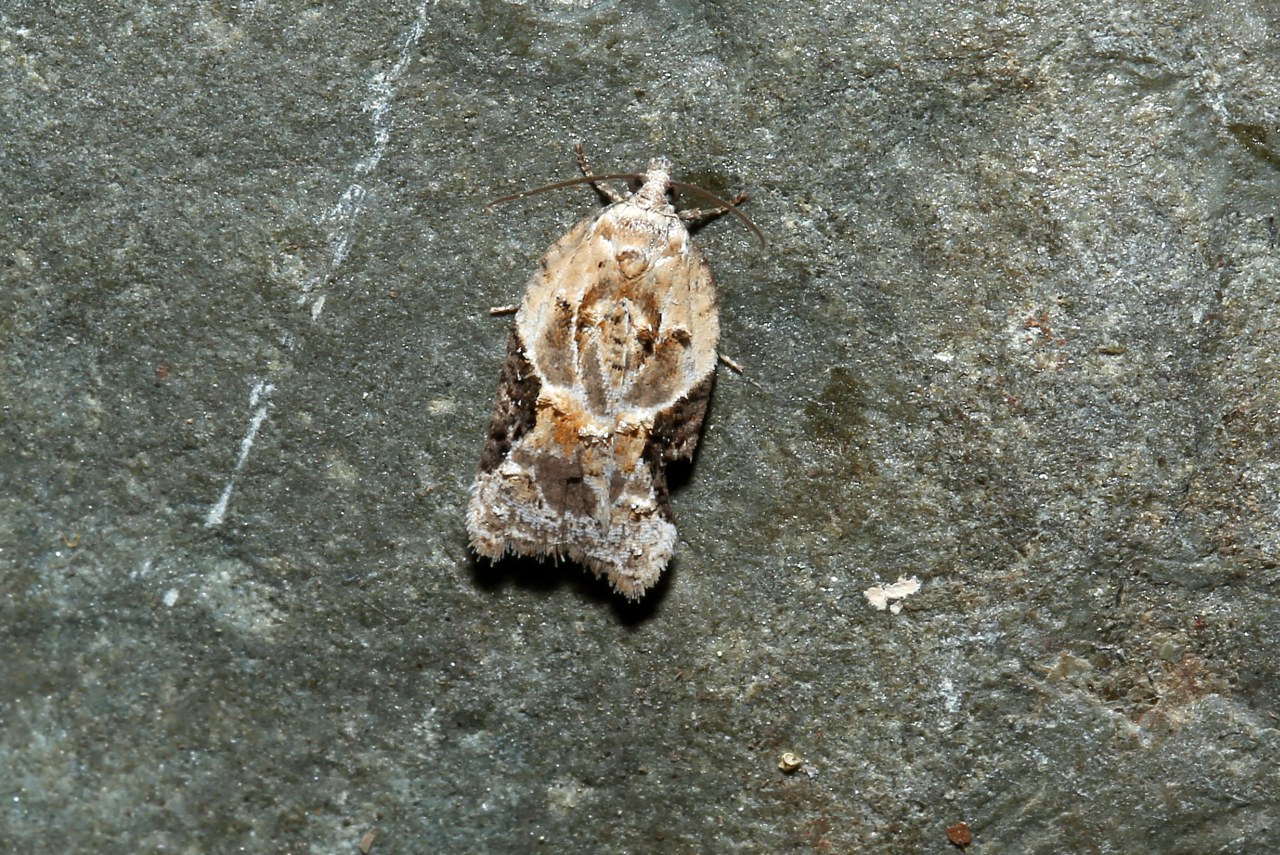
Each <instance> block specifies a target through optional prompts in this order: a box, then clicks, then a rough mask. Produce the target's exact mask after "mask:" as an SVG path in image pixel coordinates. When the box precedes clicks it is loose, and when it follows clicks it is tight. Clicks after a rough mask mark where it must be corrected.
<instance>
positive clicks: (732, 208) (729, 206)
mask: <svg viewBox="0 0 1280 855" xmlns="http://www.w3.org/2000/svg"><path fill="white" fill-rule="evenodd" d="M670 184H671V186H672V187H679V188H680V189H682V190H688V191H689V192H691V193H693V194H695V195H697V196H701V197H702V198H703V199H706V200H707V201H708V202H715V203H716V204H717V205H719V206H720V207H721V208H724V209H725V211H727V212H729V213H730V214H733V215H734V216H735V217H737V218H738V219H740V220H742V222H743V223H744V224H745V225H746V227H747V228H749V229H751V233H752V234H754V235H755V236H756V237H757V238H759V240H760V245H761V246H764V245H765V240H764V232H762V231H760V227H759V226H757V225H756V224H755V223H753V222H751V220H750V219H748V218H747V215H746V214H744V213H742V212H741V211H739V210H738V206H737V205H734V204H733V203H731V202H728V201H726V200H724V199H721V198H720V197H719V196H717V195H715V194H714V193H709V192H707V191H706V190H703V189H702V188H701V187H698V186H697V185H694V184H685V183H684V182H683V181H672V182H670ZM499 201H501V200H499Z"/></svg>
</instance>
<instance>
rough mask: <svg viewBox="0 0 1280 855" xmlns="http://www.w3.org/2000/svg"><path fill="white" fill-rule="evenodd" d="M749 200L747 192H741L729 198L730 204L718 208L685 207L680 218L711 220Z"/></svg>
mask: <svg viewBox="0 0 1280 855" xmlns="http://www.w3.org/2000/svg"><path fill="white" fill-rule="evenodd" d="M745 201H747V194H746V193H739V194H738V195H737V196H734V197H733V198H732V199H730V200H729V204H728V206H724V205H721V206H720V207H718V208H685V209H684V210H683V211H680V212H679V215H680V219H682V220H684V221H685V222H686V223H691V222H696V221H698V220H709V219H711V218H712V217H718V216H720V215H721V214H727V213H729V211H730V210H731V209H733V208H736V207H738V206H739V205H741V204H742V203H743V202H745Z"/></svg>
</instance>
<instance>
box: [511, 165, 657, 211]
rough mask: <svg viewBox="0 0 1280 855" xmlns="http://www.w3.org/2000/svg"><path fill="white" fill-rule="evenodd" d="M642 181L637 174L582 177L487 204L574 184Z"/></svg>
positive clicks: (621, 173) (642, 178) (523, 191)
mask: <svg viewBox="0 0 1280 855" xmlns="http://www.w3.org/2000/svg"><path fill="white" fill-rule="evenodd" d="M643 180H644V176H643V175H641V174H640V173H638V172H616V173H614V174H612V175H584V176H582V177H581V178H569V179H567V180H565V181H557V182H556V183H555V184H546V185H544V186H542V187H535V188H533V189H532V190H522V191H521V192H519V193H512V194H511V195H510V196H502V197H500V198H498V199H494V200H492V201H490V202H489V203H488V204H490V205H497V204H499V203H501V202H514V201H515V200H516V199H523V198H524V197H525V196H532V195H534V194H535V193H545V192H547V191H548V190H559V189H560V188H561V187H572V186H574V185H575V184H595V183H596V182H597V181H643Z"/></svg>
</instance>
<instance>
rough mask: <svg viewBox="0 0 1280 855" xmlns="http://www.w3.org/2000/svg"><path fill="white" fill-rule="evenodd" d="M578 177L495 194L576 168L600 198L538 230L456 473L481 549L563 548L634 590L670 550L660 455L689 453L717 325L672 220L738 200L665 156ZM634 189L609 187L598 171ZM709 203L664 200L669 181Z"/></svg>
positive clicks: (705, 394) (711, 375) (724, 208)
mask: <svg viewBox="0 0 1280 855" xmlns="http://www.w3.org/2000/svg"><path fill="white" fill-rule="evenodd" d="M578 163H579V166H580V168H581V170H582V173H583V177H581V178H576V179H571V180H568V181H562V182H559V183H556V184H552V185H548V186H547V187H542V188H539V189H537V190H530V191H526V192H525V193H519V194H516V195H514V196H508V197H504V198H503V199H499V200H496V201H499V202H502V201H509V200H511V199H517V198H520V197H522V196H526V195H529V194H530V193H537V192H542V191H543V190H551V189H556V188H560V187H567V186H570V185H573V184H583V183H590V184H592V185H593V186H594V187H595V188H596V190H597V191H598V192H600V193H601V195H603V196H605V197H606V198H608V199H610V200H611V201H612V204H610V205H608V206H607V207H605V208H603V209H602V210H600V211H599V212H598V213H597V214H596V215H595V216H592V217H589V218H587V219H585V220H583V221H581V222H580V223H578V224H577V225H575V226H574V227H573V228H571V229H570V230H569V231H568V232H567V233H566V234H565V235H564V236H563V237H561V238H560V239H559V240H557V241H556V242H555V243H553V244H552V245H551V248H550V249H548V250H547V252H546V254H545V255H544V256H543V257H542V260H541V262H540V263H539V265H538V269H537V271H536V272H535V273H534V274H533V277H532V278H531V279H530V280H529V284H528V286H527V288H526V290H525V293H524V297H523V300H522V301H521V304H520V307H519V310H518V311H517V313H516V317H515V324H514V325H513V326H512V328H511V333H510V336H509V337H508V341H507V356H506V361H505V363H504V364H503V367H502V376H501V380H500V382H499V384H498V400H497V405H496V406H495V407H494V411H493V418H492V420H491V422H490V425H489V434H488V439H487V441H486V444H485V447H484V451H483V452H482V453H481V456H480V466H479V471H478V472H477V474H476V478H475V482H474V484H473V485H472V488H471V499H470V504H469V506H468V509H467V531H468V533H469V536H470V542H471V547H472V549H474V550H475V552H476V553H477V554H479V555H480V556H483V557H485V558H488V559H490V560H497V559H500V558H502V557H503V556H504V555H507V554H508V553H514V554H519V555H526V556H532V557H536V558H548V557H550V558H554V559H557V560H558V559H560V558H568V559H570V560H572V561H575V562H577V563H579V564H581V565H582V566H583V567H585V568H586V569H588V570H590V571H592V572H593V573H595V574H596V575H605V576H607V577H608V579H609V582H610V584H611V585H612V587H613V588H614V590H616V591H618V592H619V593H621V594H622V595H623V596H625V597H627V598H628V599H632V600H635V599H639V598H640V597H641V596H642V595H643V594H644V592H645V591H646V590H648V589H649V588H650V587H652V586H653V584H654V583H655V582H656V581H657V580H658V578H659V576H660V575H661V574H662V571H663V569H664V568H665V567H666V566H667V563H668V562H669V561H670V559H671V555H672V552H673V550H674V548H675V541H676V529H675V525H674V522H673V516H672V512H671V503H670V497H669V495H668V489H667V476H666V468H667V465H668V464H669V463H670V462H672V461H675V460H683V459H689V458H691V457H692V456H693V453H694V449H695V447H696V446H697V444H698V437H699V434H700V433H701V430H702V422H703V417H704V416H705V414H706V411H707V403H708V401H709V400H710V398H711V388H712V386H713V385H714V383H715V368H716V361H717V358H718V357H717V351H716V347H717V344H718V342H719V337H720V322H719V315H718V309H717V305H718V298H717V295H716V289H715V283H714V280H713V278H712V275H711V269H710V268H709V267H708V266H707V263H706V261H705V260H704V259H703V257H702V253H701V252H699V250H698V248H697V247H696V246H694V245H693V243H692V242H691V240H690V238H689V231H688V229H687V227H686V225H685V224H686V223H687V222H692V221H698V220H704V219H708V218H710V217H714V216H718V215H720V214H724V213H728V212H732V213H734V214H736V215H737V216H738V217H740V218H741V219H742V220H743V221H744V222H746V223H747V225H748V226H749V227H750V228H751V230H752V231H753V232H754V233H755V234H756V235H757V236H759V237H760V238H761V240H762V241H763V236H762V235H760V231H759V229H757V228H756V227H755V225H754V224H752V223H751V221H750V220H748V219H747V218H746V217H745V216H743V215H742V214H741V212H739V211H738V209H737V205H738V204H740V203H741V202H743V201H744V200H745V199H746V196H745V194H742V195H739V196H738V197H736V198H734V199H733V200H732V201H724V200H723V199H719V198H717V197H715V196H712V195H711V194H709V193H707V192H706V191H703V190H700V189H699V188H696V187H693V186H691V185H686V184H682V183H680V182H676V181H672V180H671V170H672V165H671V163H670V161H668V160H665V159H663V158H655V159H653V160H651V161H649V164H648V166H647V167H646V168H645V171H644V172H643V173H642V174H632V173H627V174H616V175H603V176H597V175H594V174H593V173H592V172H591V168H590V167H589V166H588V165H587V162H586V159H585V158H584V157H583V154H582V147H581V146H579V147H578ZM620 179H621V180H627V181H630V182H631V183H632V185H633V186H634V187H636V189H635V190H634V192H632V193H631V194H630V195H627V196H623V195H621V194H619V193H617V192H616V191H614V190H613V189H612V188H610V187H609V186H608V185H605V184H602V183H599V182H603V181H607V180H620ZM677 188H679V189H685V190H689V191H691V192H693V193H696V194H700V195H702V196H704V197H706V198H707V199H709V200H711V201H714V202H715V204H716V207H715V208H711V209H707V210H686V211H679V212H678V211H676V210H675V207H674V205H673V198H674V192H675V190H676V189H677Z"/></svg>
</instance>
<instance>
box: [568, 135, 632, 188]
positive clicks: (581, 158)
mask: <svg viewBox="0 0 1280 855" xmlns="http://www.w3.org/2000/svg"><path fill="white" fill-rule="evenodd" d="M577 149H578V168H579V169H581V170H582V174H583V175H585V176H586V177H587V178H594V177H595V173H594V172H592V171H591V166H590V164H588V163H587V156H586V155H585V154H583V153H582V143H578V145H577ZM591 186H592V187H593V188H595V191H596V192H597V193H599V194H600V195H601V196H603V197H604V198H605V199H608V200H609V201H610V202H621V201H622V200H623V199H624V198H626V197H625V196H623V195H622V194H621V193H619V192H618V191H617V190H614V189H613V188H612V187H610V186H609V185H607V184H597V183H596V182H594V181H592V182H591Z"/></svg>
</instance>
